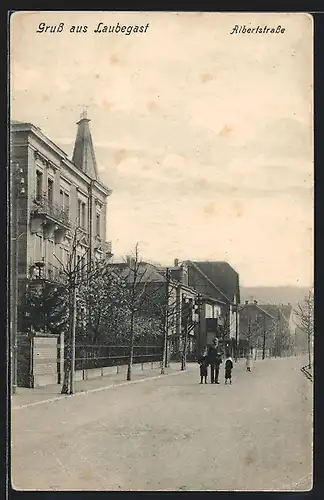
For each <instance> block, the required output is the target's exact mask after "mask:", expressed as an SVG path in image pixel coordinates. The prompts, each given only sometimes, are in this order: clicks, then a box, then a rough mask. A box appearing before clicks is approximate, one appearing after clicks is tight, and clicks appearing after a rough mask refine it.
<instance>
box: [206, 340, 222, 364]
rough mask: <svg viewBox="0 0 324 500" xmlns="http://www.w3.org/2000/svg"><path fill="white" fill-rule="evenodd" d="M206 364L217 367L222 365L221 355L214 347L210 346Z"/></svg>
mask: <svg viewBox="0 0 324 500" xmlns="http://www.w3.org/2000/svg"><path fill="white" fill-rule="evenodd" d="M207 359H208V363H209V364H210V365H216V366H219V365H220V364H221V363H222V358H221V355H220V354H219V352H218V350H217V348H216V347H215V346H212V345H211V346H210V347H209V349H208V354H207Z"/></svg>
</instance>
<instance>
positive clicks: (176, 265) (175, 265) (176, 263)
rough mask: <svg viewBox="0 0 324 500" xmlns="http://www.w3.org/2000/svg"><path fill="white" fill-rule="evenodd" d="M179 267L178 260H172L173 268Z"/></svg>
mask: <svg viewBox="0 0 324 500" xmlns="http://www.w3.org/2000/svg"><path fill="white" fill-rule="evenodd" d="M178 265H179V259H174V267H178Z"/></svg>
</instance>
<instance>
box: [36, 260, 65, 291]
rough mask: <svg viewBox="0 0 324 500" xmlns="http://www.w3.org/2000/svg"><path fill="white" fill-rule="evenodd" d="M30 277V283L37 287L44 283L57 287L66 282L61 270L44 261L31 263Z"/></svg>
mask: <svg viewBox="0 0 324 500" xmlns="http://www.w3.org/2000/svg"><path fill="white" fill-rule="evenodd" d="M28 277H29V280H30V282H32V283H34V284H35V285H41V284H43V283H48V284H53V285H57V284H62V283H64V282H65V281H66V277H65V274H64V273H63V271H62V270H61V269H59V268H58V267H57V266H54V265H53V264H50V263H48V262H45V261H44V260H41V261H36V262H31V263H30V266H29V276H28Z"/></svg>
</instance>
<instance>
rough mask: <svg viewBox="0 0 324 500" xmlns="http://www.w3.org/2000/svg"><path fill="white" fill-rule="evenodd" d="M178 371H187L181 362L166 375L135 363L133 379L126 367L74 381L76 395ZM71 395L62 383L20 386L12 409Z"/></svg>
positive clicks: (13, 397) (174, 363)
mask: <svg viewBox="0 0 324 500" xmlns="http://www.w3.org/2000/svg"><path fill="white" fill-rule="evenodd" d="M197 366H198V365H197V363H195V362H191V363H187V371H188V370H193V369H195V370H198V368H197ZM177 373H179V374H180V373H185V371H181V363H180V362H173V363H170V366H169V368H166V369H165V375H161V368H160V367H158V368H145V369H144V370H142V369H141V367H140V365H134V366H133V371H132V380H131V381H127V380H126V369H125V370H122V371H121V372H120V373H118V374H117V373H116V374H114V375H105V376H103V377H98V378H94V379H90V380H80V381H76V382H75V383H74V388H75V395H77V394H79V395H80V394H85V393H88V392H97V391H102V390H105V389H110V388H112V387H118V386H123V385H128V384H132V383H136V382H141V381H144V380H148V379H156V378H160V377H165V376H167V375H175V374H177ZM70 397H71V396H70V395H67V394H61V384H55V385H48V386H45V387H37V388H35V389H28V388H25V387H18V388H17V393H16V394H13V395H12V396H11V409H12V410H17V409H19V408H25V407H27V406H35V405H38V404H42V403H45V402H50V401H57V400H58V399H63V398H70Z"/></svg>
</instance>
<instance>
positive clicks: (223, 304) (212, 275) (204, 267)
mask: <svg viewBox="0 0 324 500" xmlns="http://www.w3.org/2000/svg"><path fill="white" fill-rule="evenodd" d="M186 265H187V268H188V284H189V286H191V287H193V288H194V289H195V290H196V291H197V293H199V294H201V295H202V296H203V297H204V298H205V299H207V298H208V300H209V303H207V300H205V306H204V309H205V313H204V316H205V325H204V329H203V332H202V335H201V343H205V344H209V343H211V340H212V338H213V337H214V336H215V333H216V334H217V336H218V337H220V340H221V344H222V343H223V344H224V348H226V350H231V351H232V352H233V351H234V346H235V342H236V340H237V341H238V340H239V310H238V305H239V303H240V282H239V275H238V273H237V272H236V271H235V269H233V267H232V266H231V265H230V264H228V263H227V262H219V261H190V260H188V261H186ZM211 320H212V321H211ZM224 350H225V349H224Z"/></svg>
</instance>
